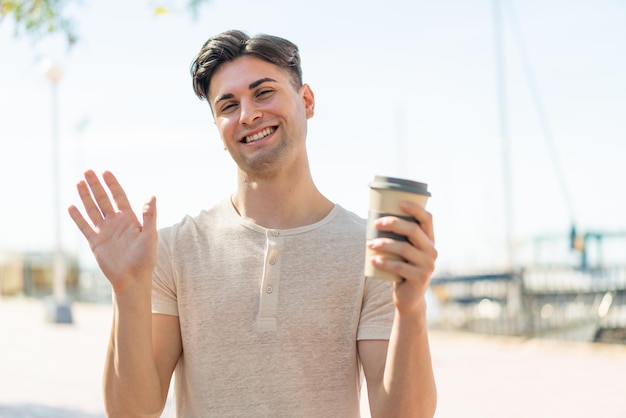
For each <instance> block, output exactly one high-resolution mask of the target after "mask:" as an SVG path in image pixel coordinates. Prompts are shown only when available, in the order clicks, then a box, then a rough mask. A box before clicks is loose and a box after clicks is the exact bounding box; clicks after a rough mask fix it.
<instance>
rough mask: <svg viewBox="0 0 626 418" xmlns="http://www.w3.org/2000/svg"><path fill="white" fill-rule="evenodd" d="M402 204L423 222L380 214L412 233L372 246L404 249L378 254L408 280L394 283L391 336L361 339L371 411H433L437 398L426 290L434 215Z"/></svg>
mask: <svg viewBox="0 0 626 418" xmlns="http://www.w3.org/2000/svg"><path fill="white" fill-rule="evenodd" d="M403 209H404V210H405V212H406V213H407V214H410V215H412V216H413V217H415V218H416V219H417V220H418V222H419V224H415V223H412V222H407V221H405V220H402V219H399V218H397V217H385V218H380V219H379V220H378V221H377V222H376V227H377V228H378V229H380V230H385V231H393V232H395V233H397V234H401V235H405V236H407V237H408V238H409V243H406V242H400V241H394V240H391V239H386V238H379V239H375V240H372V241H370V242H368V245H369V246H370V247H371V248H372V249H376V250H377V251H382V252H391V253H395V254H399V255H401V256H402V257H403V258H404V259H405V260H406V262H402V261H394V260H388V259H386V258H384V257H375V258H374V260H372V262H373V263H375V264H376V266H377V267H378V268H381V269H383V270H388V271H392V272H394V273H397V274H399V275H400V276H401V277H403V278H404V279H405V280H404V281H403V282H401V283H395V284H394V291H393V299H394V305H395V308H396V312H395V318H394V323H393V328H392V332H391V337H390V340H389V342H387V341H375V340H371V341H359V343H358V350H359V357H360V359H361V363H362V364H363V370H364V373H365V377H366V379H367V386H368V395H369V401H370V410H371V413H372V417H374V418H375V417H388V416H393V417H432V416H433V415H434V413H435V408H436V404H437V391H436V387H435V379H434V375H433V369H432V362H431V357H430V348H429V344H428V330H427V323H426V302H425V293H426V289H427V288H428V284H429V282H430V277H431V274H432V272H433V270H434V262H435V259H436V258H437V251H436V250H435V248H434V234H433V223H432V216H431V215H430V214H429V213H428V212H426V211H425V210H424V209H423V208H421V207H419V206H417V205H413V204H406V205H404V207H403Z"/></svg>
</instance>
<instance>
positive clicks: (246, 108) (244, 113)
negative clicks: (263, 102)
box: [239, 100, 262, 125]
mask: <svg viewBox="0 0 626 418" xmlns="http://www.w3.org/2000/svg"><path fill="white" fill-rule="evenodd" d="M239 106H240V113H239V123H241V124H242V125H250V124H252V123H254V121H256V120H257V119H260V118H261V116H262V112H261V109H259V107H258V106H257V105H256V104H255V103H254V102H252V101H249V100H242V101H241V103H240V105H239Z"/></svg>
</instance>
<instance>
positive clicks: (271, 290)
mask: <svg viewBox="0 0 626 418" xmlns="http://www.w3.org/2000/svg"><path fill="white" fill-rule="evenodd" d="M265 291H266V292H267V293H272V292H273V291H274V289H273V288H272V286H267V288H266V289H265Z"/></svg>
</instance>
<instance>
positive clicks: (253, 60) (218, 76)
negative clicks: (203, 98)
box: [208, 55, 289, 102]
mask: <svg viewBox="0 0 626 418" xmlns="http://www.w3.org/2000/svg"><path fill="white" fill-rule="evenodd" d="M263 78H271V79H273V80H276V81H277V82H279V83H282V82H284V83H288V82H289V75H288V74H287V72H286V71H285V70H283V69H282V68H280V67H279V66H277V65H275V64H272V63H270V62H267V61H264V60H262V59H260V58H257V57H255V56H252V55H244V56H242V57H238V58H236V59H234V60H232V61H228V62H225V63H224V64H222V65H220V67H219V68H218V69H217V70H216V71H215V73H213V76H212V77H211V82H210V84H209V92H208V93H209V99H210V100H211V102H212V101H213V99H215V98H216V97H218V96H221V95H224V94H237V93H240V92H241V90H243V91H246V90H248V89H249V87H250V84H251V83H254V82H255V81H257V80H260V79H263Z"/></svg>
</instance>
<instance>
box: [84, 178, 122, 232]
mask: <svg viewBox="0 0 626 418" xmlns="http://www.w3.org/2000/svg"><path fill="white" fill-rule="evenodd" d="M85 180H87V184H89V188H90V189H91V193H92V194H93V197H94V199H95V201H96V203H97V205H98V207H99V208H100V212H101V213H102V216H104V217H105V218H106V217H107V216H111V215H113V214H114V213H115V209H114V208H113V205H112V204H111V199H109V195H108V194H107V192H106V191H105V190H104V187H102V183H100V180H99V179H98V176H97V175H96V173H94V172H93V171H92V170H88V171H86V172H85ZM92 220H93V219H92Z"/></svg>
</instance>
